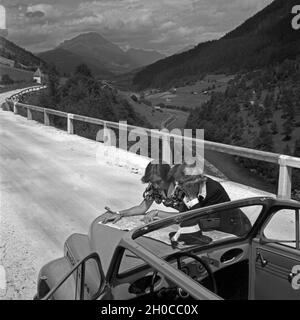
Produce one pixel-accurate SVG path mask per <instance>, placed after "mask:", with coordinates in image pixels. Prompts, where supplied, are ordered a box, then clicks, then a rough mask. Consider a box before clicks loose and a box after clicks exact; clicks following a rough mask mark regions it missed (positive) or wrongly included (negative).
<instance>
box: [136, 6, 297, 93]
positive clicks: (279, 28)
mask: <svg viewBox="0 0 300 320" xmlns="http://www.w3.org/2000/svg"><path fill="white" fill-rule="evenodd" d="M298 2H299V1H297V0H275V1H273V2H272V3H271V4H270V5H269V6H267V7H266V8H265V9H263V10H262V11H260V12H259V13H257V14H256V15H255V16H253V17H252V18H250V19H248V20H247V21H246V22H245V23H243V24H242V25H241V26H239V27H238V28H236V29H235V30H233V31H232V32H229V33H228V34H227V35H225V36H224V37H223V38H221V39H219V40H215V41H209V42H205V43H201V44H199V45H198V46H196V47H195V48H194V49H192V50H189V51H187V52H184V53H181V54H177V55H173V56H171V57H168V58H166V59H163V60H160V61H158V62H156V63H154V64H152V65H150V66H148V67H146V68H144V69H143V70H142V71H140V72H138V73H137V74H136V76H135V78H134V79H133V84H134V85H135V86H136V87H137V88H138V89H145V88H149V87H160V88H167V87H172V86H180V85H182V84H184V83H185V82H187V81H190V80H195V79H200V78H201V77H203V75H205V74H207V73H212V72H218V73H231V74H232V73H237V72H246V71H250V70H254V69H258V68H262V67H265V66H269V65H274V64H276V63H280V62H282V61H284V60H285V59H294V58H295V57H296V56H297V55H298V54H299V53H300V41H299V39H300V35H299V33H300V31H299V30H297V31H296V30H294V29H293V28H292V27H291V20H292V17H293V16H292V13H291V10H292V7H293V6H294V5H296V4H297V3H298Z"/></svg>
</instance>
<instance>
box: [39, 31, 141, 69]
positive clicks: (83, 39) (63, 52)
mask: <svg viewBox="0 0 300 320" xmlns="http://www.w3.org/2000/svg"><path fill="white" fill-rule="evenodd" d="M39 56H40V57H43V58H44V59H45V60H46V61H51V62H53V63H54V64H55V65H57V67H58V68H59V70H60V71H61V72H70V71H74V65H76V64H78V62H80V63H82V62H84V63H86V64H87V65H88V66H89V67H90V68H91V69H92V71H93V73H94V74H95V75H99V74H103V73H104V74H105V73H106V74H107V75H109V74H112V73H115V74H118V73H122V72H127V71H130V70H132V69H134V68H136V67H137V66H138V64H136V63H135V62H134V61H133V60H132V59H131V58H130V57H128V56H127V55H126V53H125V52H124V51H123V50H121V49H120V48H119V47H118V46H117V45H115V44H113V43H111V42H110V41H108V40H106V39H105V38H103V37H102V36H101V35H100V34H99V33H96V32H89V33H84V34H80V35H79V36H77V37H75V38H73V39H71V40H66V41H64V42H63V43H61V44H60V45H59V46H58V47H57V48H55V49H54V50H51V51H47V52H42V53H40V54H39ZM73 59H74V61H71V60H73Z"/></svg>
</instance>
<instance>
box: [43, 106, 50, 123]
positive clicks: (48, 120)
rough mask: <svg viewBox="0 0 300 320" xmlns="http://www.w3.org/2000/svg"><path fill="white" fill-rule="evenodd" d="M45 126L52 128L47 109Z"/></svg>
mask: <svg viewBox="0 0 300 320" xmlns="http://www.w3.org/2000/svg"><path fill="white" fill-rule="evenodd" d="M44 125H45V126H50V119H49V114H48V113H47V110H46V109H44Z"/></svg>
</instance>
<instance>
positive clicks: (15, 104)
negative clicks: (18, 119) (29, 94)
mask: <svg viewBox="0 0 300 320" xmlns="http://www.w3.org/2000/svg"><path fill="white" fill-rule="evenodd" d="M13 104H14V113H15V114H17V113H18V108H17V102H15V101H14V102H13Z"/></svg>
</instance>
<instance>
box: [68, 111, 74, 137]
mask: <svg viewBox="0 0 300 320" xmlns="http://www.w3.org/2000/svg"><path fill="white" fill-rule="evenodd" d="M73 120H74V115H73V114H72V113H68V133H69V134H74V123H73Z"/></svg>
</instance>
